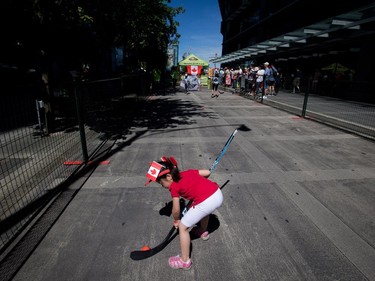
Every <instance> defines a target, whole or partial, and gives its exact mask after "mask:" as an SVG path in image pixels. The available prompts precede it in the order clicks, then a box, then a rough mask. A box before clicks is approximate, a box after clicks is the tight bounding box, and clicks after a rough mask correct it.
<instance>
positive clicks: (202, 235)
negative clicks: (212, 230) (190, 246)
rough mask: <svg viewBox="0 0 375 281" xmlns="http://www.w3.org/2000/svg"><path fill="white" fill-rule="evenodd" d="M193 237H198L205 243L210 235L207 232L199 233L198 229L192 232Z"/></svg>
mask: <svg viewBox="0 0 375 281" xmlns="http://www.w3.org/2000/svg"><path fill="white" fill-rule="evenodd" d="M193 231H194V232H193V233H194V235H196V236H198V237H200V238H201V239H202V240H204V241H206V240H208V239H209V238H210V235H209V234H208V231H204V232H202V231H200V230H199V229H198V228H194V230H193Z"/></svg>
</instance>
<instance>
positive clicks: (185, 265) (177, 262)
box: [168, 255, 192, 270]
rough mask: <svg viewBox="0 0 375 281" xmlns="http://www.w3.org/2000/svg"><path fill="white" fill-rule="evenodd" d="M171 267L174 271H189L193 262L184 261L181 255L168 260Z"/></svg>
mask: <svg viewBox="0 0 375 281" xmlns="http://www.w3.org/2000/svg"><path fill="white" fill-rule="evenodd" d="M168 263H169V266H170V267H172V268H173V269H184V270H189V269H190V268H191V265H192V262H191V260H188V261H186V262H185V261H183V260H182V259H181V258H180V256H179V255H177V256H174V257H170V258H169V260H168Z"/></svg>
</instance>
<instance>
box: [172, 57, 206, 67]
mask: <svg viewBox="0 0 375 281" xmlns="http://www.w3.org/2000/svg"><path fill="white" fill-rule="evenodd" d="M178 65H181V66H187V65H196V66H208V62H207V61H205V60H202V59H201V58H199V57H197V56H196V55H194V54H191V55H189V56H188V57H187V58H186V59H184V60H182V61H180V62H179V63H178Z"/></svg>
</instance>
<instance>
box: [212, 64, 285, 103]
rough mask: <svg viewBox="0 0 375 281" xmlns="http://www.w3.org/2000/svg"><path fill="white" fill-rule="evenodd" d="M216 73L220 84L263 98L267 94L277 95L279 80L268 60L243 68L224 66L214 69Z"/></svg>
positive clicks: (277, 72) (275, 69)
mask: <svg viewBox="0 0 375 281" xmlns="http://www.w3.org/2000/svg"><path fill="white" fill-rule="evenodd" d="M216 73H217V74H218V77H219V81H220V82H219V84H220V85H221V86H223V87H227V88H233V89H234V90H239V91H240V92H242V93H244V94H248V95H252V96H254V95H258V96H263V98H267V96H268V95H277V92H278V87H279V85H280V82H281V75H280V73H279V71H278V69H277V68H276V66H274V65H273V64H270V63H268V62H265V63H263V64H260V65H258V66H256V65H250V66H249V67H244V68H242V67H241V66H238V67H237V68H236V69H233V68H229V67H224V68H220V69H216V70H215V74H216Z"/></svg>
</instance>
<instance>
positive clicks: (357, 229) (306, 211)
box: [13, 90, 375, 281]
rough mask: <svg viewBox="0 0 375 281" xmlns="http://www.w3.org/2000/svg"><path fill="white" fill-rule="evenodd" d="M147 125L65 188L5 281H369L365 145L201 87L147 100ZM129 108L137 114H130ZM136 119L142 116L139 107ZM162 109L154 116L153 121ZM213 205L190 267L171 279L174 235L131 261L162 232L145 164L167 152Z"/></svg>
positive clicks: (372, 215)
mask: <svg viewBox="0 0 375 281" xmlns="http://www.w3.org/2000/svg"><path fill="white" fill-rule="evenodd" d="M148 104H149V108H147V112H154V111H155V112H159V113H158V114H151V115H150V114H148V115H147V116H148V117H147V118H150V120H149V122H150V124H159V125H160V124H162V126H150V128H151V129H149V128H145V127H142V128H139V127H134V128H133V135H130V136H129V137H128V138H127V139H124V140H122V141H119V142H117V143H116V144H115V146H114V148H113V151H114V153H111V155H110V156H109V157H108V160H110V163H109V165H100V166H99V167H98V168H96V170H95V171H94V172H93V173H92V174H91V175H89V176H87V177H85V178H84V179H82V181H81V184H80V185H79V186H78V183H77V184H76V185H74V186H72V187H71V189H70V193H69V192H68V193H67V194H68V195H66V197H68V198H70V199H69V200H71V201H70V203H69V204H68V205H67V207H66V208H65V210H64V212H63V213H62V214H61V215H60V217H59V218H58V220H57V221H56V223H55V224H54V225H53V227H52V228H51V229H50V231H49V232H48V233H47V234H46V236H45V237H44V239H43V240H42V241H41V242H40V244H39V245H38V247H37V248H36V249H35V250H34V251H33V253H32V255H31V256H30V257H29V258H28V259H27V260H26V261H25V263H24V264H23V266H22V267H21V269H20V270H19V271H18V273H17V274H16V275H15V276H14V278H13V280H15V281H21V280H33V281H36V280H45V281H50V280H54V281H59V280H62V281H66V280H90V281H96V280H98V281H99V280H100V281H103V280H111V281H115V280H179V281H181V280H189V281H191V280H213V281H219V280H231V281H232V280H256V281H259V280H278V281H279V280H319V281H320V280H340V281H342V280H375V249H374V246H375V204H374V202H375V145H374V142H371V141H369V140H366V139H363V138H361V137H358V136H355V135H351V134H348V133H344V132H342V131H340V130H336V129H334V128H331V127H328V126H325V125H323V124H320V123H316V122H313V121H310V120H305V119H302V118H299V117H297V116H295V115H291V114H289V113H287V112H285V111H281V110H278V109H275V108H272V107H270V106H267V105H264V104H260V103H257V102H254V101H252V100H249V99H245V98H243V97H240V96H237V95H233V94H229V93H225V94H222V95H220V97H219V98H217V99H212V98H211V97H210V92H209V91H208V90H203V91H200V92H192V93H191V94H189V95H186V94H184V93H177V94H171V95H165V96H153V97H150V98H149V99H148ZM139 110H140V111H141V110H142V108H139ZM145 112H146V111H145ZM162 113H163V114H162ZM242 124H244V125H245V126H247V127H248V128H249V129H250V130H249V131H240V132H239V133H237V134H236V136H235V138H234V140H233V142H232V144H231V146H230V147H229V149H228V151H227V153H226V154H225V156H224V158H223V159H222V161H221V162H220V163H219V165H218V166H217V168H216V170H215V172H214V173H213V175H212V177H211V179H213V180H215V181H216V182H218V183H219V184H223V183H224V182H225V181H226V180H229V183H228V184H227V185H226V186H225V188H224V189H223V193H224V196H225V199H224V203H223V205H222V207H220V208H219V209H218V210H217V211H216V212H215V216H212V220H211V224H210V229H211V232H212V233H211V238H210V239H209V240H208V241H206V242H205V241H201V240H199V239H195V240H193V241H192V261H193V267H192V269H191V270H190V271H175V270H172V269H170V268H169V267H168V264H167V259H168V257H169V256H171V255H175V254H178V253H179V242H178V237H176V238H175V239H174V240H173V241H172V242H171V243H170V244H169V245H168V246H167V247H166V248H165V249H164V250H163V251H162V252H160V253H159V254H157V255H155V256H153V257H151V258H149V259H145V260H141V261H133V260H131V259H130V258H129V254H130V252H131V251H133V250H136V249H140V248H141V247H142V246H143V245H145V244H147V245H149V246H151V247H152V246H154V245H157V244H158V243H159V242H160V241H162V240H163V239H164V237H165V235H166V234H167V233H168V231H169V229H170V228H171V226H172V218H171V217H168V216H166V215H163V213H164V212H163V211H165V206H166V204H167V203H168V202H169V201H170V198H169V194H168V192H167V191H165V190H164V189H162V188H160V187H159V186H157V185H156V184H150V185H149V186H148V187H144V183H145V182H146V178H145V174H146V172H147V169H148V164H149V162H150V161H152V160H155V159H158V158H159V157H160V156H162V155H167V156H168V155H173V156H175V158H176V159H177V161H178V162H179V165H180V168H181V169H187V168H209V167H210V166H211V164H212V162H213V161H214V160H215V158H216V156H217V155H218V154H219V152H220V151H221V149H222V147H223V145H224V144H225V142H226V140H227V139H228V137H229V135H230V134H231V133H232V132H233V130H234V129H235V128H237V127H239V126H240V125H242Z"/></svg>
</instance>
